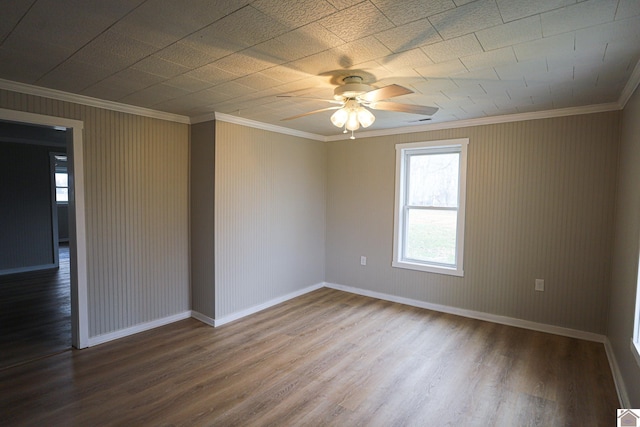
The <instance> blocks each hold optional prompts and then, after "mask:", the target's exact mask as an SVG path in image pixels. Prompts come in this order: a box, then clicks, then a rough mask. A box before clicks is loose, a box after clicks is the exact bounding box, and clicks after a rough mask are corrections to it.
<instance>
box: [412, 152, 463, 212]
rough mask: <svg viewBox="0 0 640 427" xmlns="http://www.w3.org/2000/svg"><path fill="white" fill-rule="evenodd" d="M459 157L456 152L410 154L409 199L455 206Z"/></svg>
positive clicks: (429, 204) (439, 205)
mask: <svg viewBox="0 0 640 427" xmlns="http://www.w3.org/2000/svg"><path fill="white" fill-rule="evenodd" d="M459 158H460V154H459V153H443V154H422V155H413V156H410V157H409V191H408V196H409V200H408V203H409V204H410V205H414V206H436V207H457V206H458V169H459V164H460V161H459Z"/></svg>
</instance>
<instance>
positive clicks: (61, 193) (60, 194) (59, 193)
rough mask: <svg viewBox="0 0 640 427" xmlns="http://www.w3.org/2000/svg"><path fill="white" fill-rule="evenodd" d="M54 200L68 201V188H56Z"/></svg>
mask: <svg viewBox="0 0 640 427" xmlns="http://www.w3.org/2000/svg"><path fill="white" fill-rule="evenodd" d="M56 201H57V202H68V201H69V189H68V188H61V187H58V188H56Z"/></svg>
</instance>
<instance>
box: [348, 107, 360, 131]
mask: <svg viewBox="0 0 640 427" xmlns="http://www.w3.org/2000/svg"><path fill="white" fill-rule="evenodd" d="M359 128H360V122H359V121H358V113H357V112H355V111H349V118H348V119H347V130H358V129H359Z"/></svg>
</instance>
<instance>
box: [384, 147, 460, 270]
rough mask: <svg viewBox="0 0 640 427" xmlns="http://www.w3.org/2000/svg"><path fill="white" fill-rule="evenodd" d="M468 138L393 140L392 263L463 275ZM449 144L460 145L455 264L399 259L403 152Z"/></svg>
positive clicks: (401, 223)
mask: <svg viewBox="0 0 640 427" xmlns="http://www.w3.org/2000/svg"><path fill="white" fill-rule="evenodd" d="M468 145H469V138H459V139H448V140H440V141H428V142H413V143H408V144H396V190H395V193H396V194H395V209H394V224H393V261H392V263H391V265H392V266H393V267H397V268H405V269H410V270H418V271H425V272H430V273H438V274H448V275H452V276H460V277H462V276H464V269H463V266H464V263H463V261H464V259H463V255H464V225H465V211H466V209H465V201H466V182H467V146H468ZM452 146H459V147H460V177H459V179H460V181H459V183H458V187H459V190H458V191H459V201H458V223H457V231H458V236H457V241H456V265H455V267H449V266H442V265H437V264H428V263H419V262H409V261H406V260H402V259H400V256H401V248H402V244H403V242H402V239H403V236H402V234H403V233H404V224H403V222H404V215H403V214H402V205H403V201H404V190H405V189H404V176H405V162H404V158H405V153H406V152H407V151H414V150H418V149H422V148H429V149H434V148H450V147H452Z"/></svg>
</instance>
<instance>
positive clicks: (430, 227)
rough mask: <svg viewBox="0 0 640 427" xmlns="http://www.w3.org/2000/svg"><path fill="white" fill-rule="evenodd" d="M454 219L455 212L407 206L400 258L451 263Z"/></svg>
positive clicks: (452, 260) (454, 253) (454, 247)
mask: <svg viewBox="0 0 640 427" xmlns="http://www.w3.org/2000/svg"><path fill="white" fill-rule="evenodd" d="M457 220H458V212H456V211H434V210H427V209H409V214H408V215H407V228H406V236H405V253H404V257H405V258H406V259H411V260H416V261H427V262H435V263H439V264H448V265H454V264H455V263H456V222H457Z"/></svg>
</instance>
